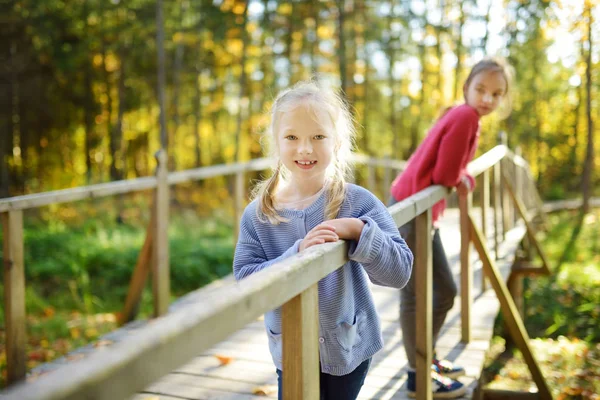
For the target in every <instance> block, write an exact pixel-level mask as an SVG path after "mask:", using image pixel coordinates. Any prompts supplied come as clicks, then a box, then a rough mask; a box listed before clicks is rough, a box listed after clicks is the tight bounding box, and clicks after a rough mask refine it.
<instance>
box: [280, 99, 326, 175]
mask: <svg viewBox="0 0 600 400" xmlns="http://www.w3.org/2000/svg"><path fill="white" fill-rule="evenodd" d="M317 121H319V122H317ZM278 125H279V126H278V127H277V128H276V129H277V132H276V140H277V148H278V150H279V158H280V159H281V162H282V163H283V165H285V167H286V168H287V169H288V170H289V171H290V172H291V174H292V179H293V180H295V181H296V182H302V181H305V180H306V181H309V180H310V181H313V182H314V183H317V184H320V183H322V181H323V180H324V179H325V171H326V170H327V167H328V166H329V164H330V163H331V160H332V158H333V151H334V148H335V138H334V132H335V127H334V126H333V122H332V121H331V118H329V115H328V114H327V113H326V112H325V111H323V110H318V109H316V108H313V107H310V106H305V105H304V104H301V105H300V106H298V107H295V108H294V109H292V110H290V111H288V112H284V113H282V115H281V119H280V120H279V124H278Z"/></svg>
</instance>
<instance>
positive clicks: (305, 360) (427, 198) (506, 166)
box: [0, 146, 552, 400]
mask: <svg viewBox="0 0 600 400" xmlns="http://www.w3.org/2000/svg"><path fill="white" fill-rule="evenodd" d="M159 161H160V162H159V168H158V172H157V175H156V177H149V178H140V179H136V180H130V181H121V182H115V183H111V184H104V185H95V186H90V187H86V188H78V189H69V190H65V191H58V192H52V193H46V194H40V195H31V196H20V197H16V198H11V199H5V200H0V213H2V217H3V218H2V221H3V226H4V257H5V260H4V265H5V267H4V276H5V281H4V282H5V288H6V289H5V293H6V296H5V310H6V328H7V329H6V331H7V361H8V368H9V371H8V376H9V379H10V381H11V382H13V383H14V385H12V386H11V387H10V388H9V389H8V390H5V391H3V392H0V398H1V399H36V400H37V399H135V400H140V399H163V400H175V399H259V398H264V397H265V396H266V397H271V398H273V397H275V398H276V397H277V390H276V375H275V369H274V366H273V364H272V362H271V359H270V354H269V352H268V346H267V342H266V334H265V332H264V327H263V324H262V321H260V318H261V316H262V314H263V313H265V312H266V311H268V310H270V309H273V308H274V307H276V306H278V305H282V306H283V332H284V334H283V348H284V353H283V354H284V369H285V370H286V374H285V376H284V398H285V399H316V398H318V391H319V388H318V384H319V380H318V343H317V340H316V338H317V335H318V329H317V320H316V316H317V310H316V307H317V306H316V305H317V290H316V288H317V282H318V281H319V280H320V279H321V278H323V277H324V276H326V275H327V274H329V273H330V272H332V271H333V270H335V269H337V268H338V267H339V266H341V265H343V264H344V263H345V262H346V261H347V244H346V243H344V242H337V243H328V244H325V245H322V246H317V247H314V248H311V249H308V250H307V251H305V252H302V253H300V254H298V255H296V256H293V257H290V258H289V259H286V260H285V261H283V262H281V263H279V264H276V265H274V266H273V267H272V268H268V269H266V270H264V271H261V272H260V273H257V274H254V275H252V276H250V277H248V278H247V279H245V280H243V281H241V282H239V283H236V282H234V281H233V280H232V279H231V278H228V279H224V280H221V281H217V282H213V283H212V284H210V285H208V286H207V287H205V288H202V289H200V290H197V291H195V292H193V293H190V294H188V295H186V296H184V297H183V298H181V299H179V300H178V301H177V302H175V303H174V304H172V305H170V306H169V304H168V295H169V281H168V276H169V270H168V262H167V260H168V245H167V237H166V227H167V224H168V204H169V197H168V192H169V190H168V189H169V185H173V184H176V183H181V182H185V181H189V180H199V179H205V178H208V177H213V176H219V175H235V182H236V184H235V194H236V195H235V204H236V216H237V218H239V215H241V210H242V208H243V204H244V201H245V200H244V195H245V173H246V172H247V171H253V170H262V169H265V168H266V167H267V166H268V163H269V161H268V160H264V159H262V160H254V161H251V162H249V163H243V164H235V165H229V166H213V167H208V168H199V169H195V170H188V171H181V172H176V173H168V172H167V170H166V167H165V162H164V155H160V156H159ZM357 163H358V164H364V165H366V169H367V173H366V179H365V181H366V183H364V184H365V186H367V187H368V188H369V189H371V190H372V191H374V192H377V191H378V190H377V188H383V189H382V190H381V191H380V193H382V194H383V195H385V193H387V188H388V187H389V184H390V182H391V178H392V177H393V176H394V175H395V173H396V172H397V171H398V170H401V168H402V163H400V162H394V161H390V160H373V159H370V158H366V157H363V158H358V159H357ZM377 168H380V169H381V168H383V173H382V174H379V176H382V179H380V182H378V181H377V179H376V176H377V174H376V169H377ZM469 170H470V172H471V173H472V174H473V175H474V176H478V177H479V179H480V183H479V185H478V187H479V189H478V192H477V198H476V202H477V203H478V205H479V207H477V208H474V207H472V202H473V199H472V195H471V196H469V197H468V198H467V199H465V200H464V201H461V202H460V204H459V206H460V207H459V209H460V211H457V210H448V211H447V215H446V217H445V218H444V220H443V221H442V227H441V233H442V240H443V241H444V245H445V247H446V249H447V252H448V255H449V259H450V261H451V263H452V265H453V270H454V272H455V274H456V280H457V282H459V285H460V298H459V299H458V300H459V301H457V302H455V307H454V308H453V310H452V311H451V313H450V314H449V316H448V318H447V323H446V325H445V326H444V328H443V330H442V332H441V335H440V338H439V340H438V343H437V346H436V348H437V351H438V353H439V355H440V356H441V357H444V358H448V359H450V360H453V361H456V362H458V363H460V364H461V365H464V366H466V370H467V376H466V377H464V378H461V381H463V382H464V383H466V384H467V385H468V387H469V389H470V391H469V394H468V395H467V397H468V398H485V393H484V392H482V391H481V390H478V389H477V388H478V385H477V383H478V380H479V376H480V373H481V368H482V364H483V358H484V355H485V351H486V350H487V349H488V347H489V341H490V339H491V335H492V328H493V323H494V319H495V317H496V314H497V312H498V310H499V309H501V310H502V313H503V315H504V320H505V323H506V325H507V328H508V331H509V332H510V334H511V336H512V337H513V340H514V341H515V343H516V344H517V346H518V347H519V349H520V350H521V352H522V353H523V355H524V358H525V360H526V361H527V363H528V365H529V368H530V371H531V373H532V376H533V379H534V381H535V383H536V385H537V386H538V395H537V397H538V398H542V399H550V398H552V396H551V393H550V391H549V389H548V386H547V384H546V382H545V380H544V377H543V376H542V374H541V371H540V369H539V366H538V365H537V363H536V361H535V358H534V357H533V355H532V353H531V350H530V348H529V346H528V336H527V332H526V331H525V329H524V326H523V323H522V320H521V317H520V313H519V299H520V298H519V287H520V281H521V279H520V277H521V276H522V274H533V273H540V274H547V273H549V270H548V265H547V262H546V259H545V257H544V255H543V252H542V250H541V249H540V247H539V245H538V242H537V241H536V239H535V231H534V227H533V226H532V224H533V219H534V217H535V216H536V215H538V216H539V215H541V214H540V209H541V203H540V201H539V197H538V196H537V192H536V190H535V187H534V185H533V181H532V180H531V175H530V173H529V169H528V165H527V163H526V162H525V161H524V160H523V159H522V158H521V157H519V156H518V155H515V154H513V153H512V152H511V151H510V150H509V149H508V148H507V147H505V146H497V147H495V148H494V149H492V150H490V151H489V152H488V153H486V154H484V155H483V156H482V157H480V158H478V159H477V160H475V161H473V162H472V163H471V164H470V165H469ZM380 172H381V171H380ZM146 189H154V190H155V201H154V206H153V217H152V222H151V224H150V226H149V229H148V234H147V238H146V242H145V243H144V247H143V248H142V250H141V252H140V258H139V260H138V264H137V266H136V268H135V270H134V272H133V274H132V284H131V287H130V292H129V295H128V298H127V301H126V304H125V312H124V315H125V316H126V318H128V319H131V318H133V317H134V315H135V309H136V304H137V303H138V302H139V296H140V293H141V288H142V287H143V284H144V282H145V281H146V276H147V275H148V273H149V272H151V273H152V278H153V279H152V281H153V293H154V299H155V303H154V304H155V315H156V317H157V318H155V319H152V320H150V321H135V322H132V323H129V324H125V325H124V326H123V328H121V329H119V330H117V331H115V332H113V333H111V334H109V335H108V336H107V337H106V338H105V339H108V340H107V342H108V341H110V343H112V344H111V345H109V346H102V347H95V346H88V347H86V348H83V349H80V350H78V352H79V353H80V354H82V356H81V357H78V358H80V359H79V360H78V361H75V362H74V361H67V359H66V358H64V359H61V360H57V361H55V362H53V363H49V364H46V365H44V366H42V367H40V368H38V369H36V370H34V371H31V372H30V373H29V377H28V379H26V380H25V381H23V378H25V376H26V371H25V355H24V343H25V309H24V286H25V282H24V265H23V251H24V250H23V239H22V210H23V209H26V208H33V207H39V206H42V205H47V204H51V203H59V202H65V201H74V200H78V199H84V198H90V197H97V196H107V195H114V194H119V193H126V192H130V191H135V190H146ZM448 195H449V191H448V190H447V189H446V188H444V187H441V186H432V187H429V188H427V189H425V190H423V191H421V192H419V193H417V194H415V195H414V196H412V197H410V198H409V199H406V200H405V201H402V202H400V203H397V204H395V205H394V206H392V207H390V209H389V211H390V213H391V214H392V216H393V218H394V220H395V222H396V224H397V225H398V226H400V225H403V224H405V223H406V222H408V221H410V220H412V219H415V220H416V226H417V238H418V242H417V251H416V253H417V255H418V257H417V258H415V271H416V273H417V275H416V284H417V292H418V293H421V294H422V295H421V296H420V297H419V298H418V301H417V316H418V317H417V320H416V321H415V323H416V326H417V331H419V332H423V334H422V335H419V337H418V342H417V382H418V383H417V388H418V389H417V390H418V391H417V398H419V399H428V398H431V389H430V387H431V381H430V379H429V367H430V360H431V358H432V350H431V347H432V346H431V340H432V339H431V301H432V284H431V283H432V281H431V236H430V235H431V207H432V206H433V205H434V204H435V203H436V202H438V201H439V200H440V199H442V198H444V197H446V196H448ZM490 204H491V205H490ZM459 231H460V233H461V234H460V235H457V234H456V233H457V232H459ZM524 238H525V240H524ZM472 245H474V246H473V247H474V248H475V249H476V252H472V251H470V249H471V247H472ZM519 247H521V248H522V249H524V250H525V253H527V252H528V251H529V250H530V249H532V248H535V249H536V251H537V253H538V254H539V255H540V256H541V259H542V266H540V267H532V266H531V265H530V264H529V263H525V262H522V259H523V257H517V256H516V253H517V249H518V248H519ZM492 255H493V256H492ZM148 265H150V266H151V267H148ZM484 276H485V277H486V279H485V280H484V279H483V277H484ZM486 282H488V283H489V284H491V285H487V284H486ZM372 289H373V292H374V298H375V301H376V304H377V309H378V311H379V313H380V316H381V319H382V329H383V336H384V341H385V347H384V349H383V350H382V351H380V352H379V353H378V354H377V355H376V356H375V357H374V359H373V363H372V366H371V369H370V372H369V374H368V376H367V380H366V382H365V386H364V387H363V389H362V391H361V394H360V398H362V399H404V398H406V390H405V379H406V358H405V354H404V348H403V346H402V336H401V332H400V330H399V326H398V305H399V294H398V291H397V290H392V289H388V288H382V287H377V286H373V287H372ZM509 289H510V291H509ZM511 293H512V294H511ZM299 321H300V322H299Z"/></svg>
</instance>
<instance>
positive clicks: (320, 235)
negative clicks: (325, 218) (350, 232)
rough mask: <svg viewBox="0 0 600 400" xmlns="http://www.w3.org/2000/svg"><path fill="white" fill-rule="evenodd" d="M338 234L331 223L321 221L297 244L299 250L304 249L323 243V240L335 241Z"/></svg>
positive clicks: (337, 238)
mask: <svg viewBox="0 0 600 400" xmlns="http://www.w3.org/2000/svg"><path fill="white" fill-rule="evenodd" d="M338 240H339V236H338V235H337V233H336V229H335V227H334V226H333V225H331V224H328V223H327V222H323V223H321V224H319V225H317V226H315V227H314V228H313V229H311V230H310V232H308V233H307V234H306V236H305V237H304V239H302V241H301V242H300V246H299V251H302V250H306V249H308V248H309V247H311V246H315V245H317V244H323V243H325V242H337V241H338Z"/></svg>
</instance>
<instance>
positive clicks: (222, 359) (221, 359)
mask: <svg viewBox="0 0 600 400" xmlns="http://www.w3.org/2000/svg"><path fill="white" fill-rule="evenodd" d="M215 357H216V359H217V360H219V362H220V363H221V365H227V364H229V363H230V362H231V361H233V357H228V356H222V355H220V354H215Z"/></svg>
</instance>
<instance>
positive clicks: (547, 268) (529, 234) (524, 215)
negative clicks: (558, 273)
mask: <svg viewBox="0 0 600 400" xmlns="http://www.w3.org/2000/svg"><path fill="white" fill-rule="evenodd" d="M502 181H503V183H504V187H505V188H506V190H507V192H508V193H509V194H510V197H511V198H512V201H513V203H514V204H515V207H516V208H517V211H518V212H519V214H520V215H521V218H523V221H524V222H525V227H526V228H527V237H528V238H529V241H530V242H531V244H533V246H534V247H535V249H536V251H537V253H538V255H539V256H540V258H541V259H542V268H543V269H544V273H545V274H546V275H550V266H549V264H548V259H547V258H546V253H545V252H544V250H543V249H542V246H541V245H540V242H538V240H537V239H536V237H535V231H534V229H533V227H532V226H531V222H530V221H529V219H528V218H527V211H526V210H525V207H524V206H523V204H522V203H521V200H520V199H519V198H518V197H517V196H516V194H515V191H514V189H513V187H512V185H511V183H510V182H509V180H508V179H507V177H506V176H505V175H502Z"/></svg>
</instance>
